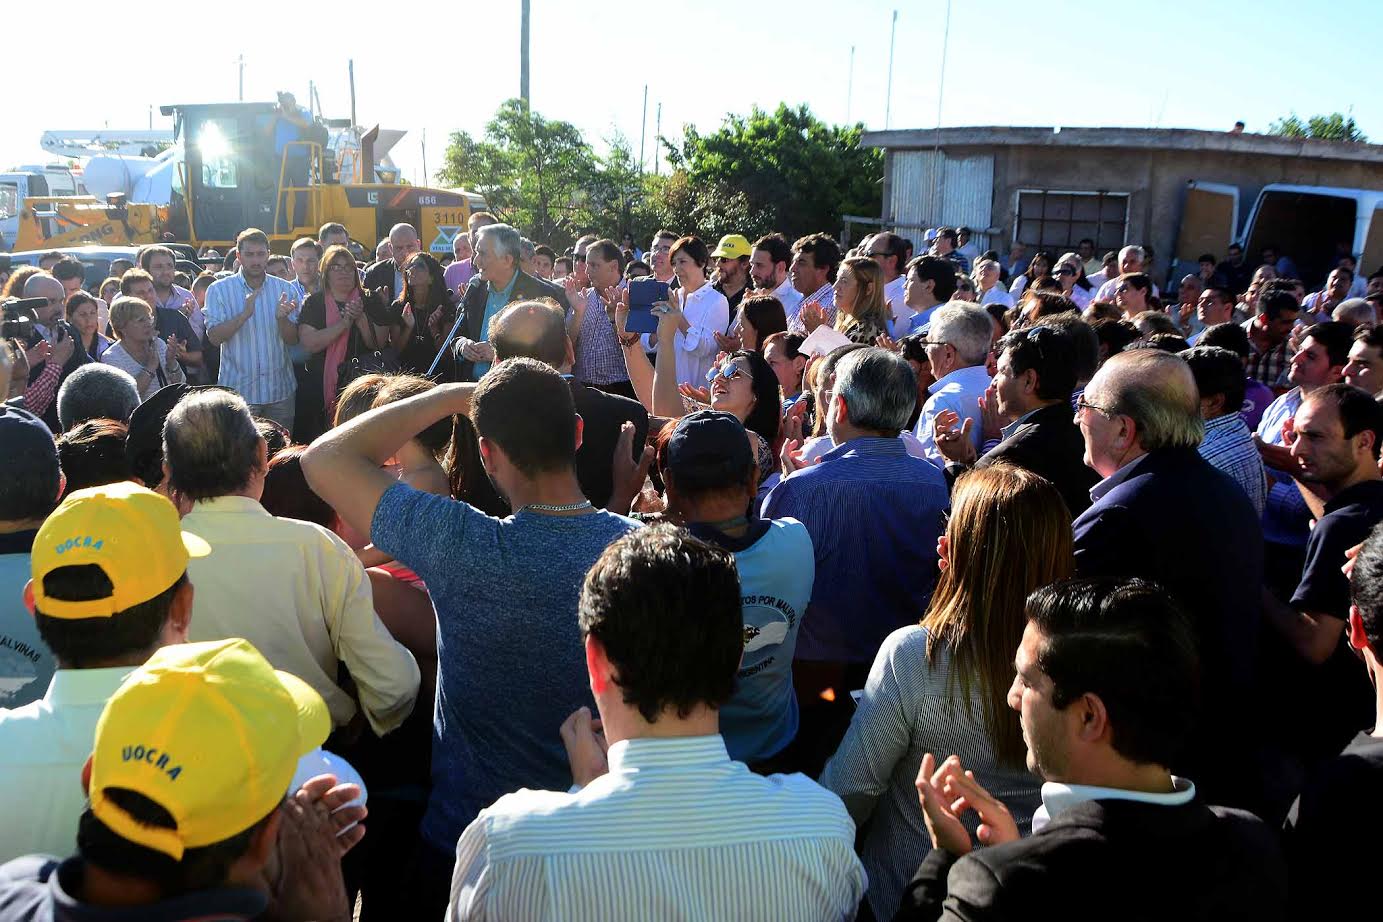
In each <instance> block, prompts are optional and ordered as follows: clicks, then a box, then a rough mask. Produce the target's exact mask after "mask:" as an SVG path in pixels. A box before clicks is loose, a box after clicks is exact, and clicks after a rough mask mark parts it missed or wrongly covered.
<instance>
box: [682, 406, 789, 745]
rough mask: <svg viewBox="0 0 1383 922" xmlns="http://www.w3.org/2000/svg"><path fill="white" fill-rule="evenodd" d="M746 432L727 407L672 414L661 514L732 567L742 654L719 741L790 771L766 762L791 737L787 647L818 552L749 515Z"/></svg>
mask: <svg viewBox="0 0 1383 922" xmlns="http://www.w3.org/2000/svg"><path fill="white" fill-rule="evenodd" d="M749 438H750V437H749V434H748V433H747V432H746V431H745V428H744V425H743V424H742V423H741V422H740V421H739V420H738V419H737V418H735V417H734V416H732V415H730V414H729V413H720V412H716V411H714V410H702V411H700V412H697V413H692V414H691V415H690V416H684V417H682V419H681V420H679V421H678V423H677V428H676V429H675V430H673V433H672V438H670V439H668V441H667V445H666V448H665V450H664V452H663V457H662V458H661V459H660V460H661V465H660V468H661V470H662V474H663V479H664V482H665V483H666V484H667V501H668V512H669V513H670V514H672V515H674V516H676V517H679V518H681V520H682V521H683V522H685V523H686V525H687V528H688V529H689V530H690V531H691V533H692V534H693V535H695V536H696V537H698V538H701V539H702V540H704V541H708V542H710V543H711V544H716V545H719V546H720V547H723V548H724V549H725V550H727V551H730V552H731V553H733V554H734V555H735V566H736V567H737V568H738V569H739V574H740V595H741V607H742V608H743V611H744V659H743V660H741V662H740V669H739V673H738V675H737V677H736V678H737V681H736V684H735V694H734V696H733V697H731V699H730V700H729V701H728V702H727V703H726V704H725V705H724V706H723V707H722V708H721V709H720V734H721V736H723V737H724V738H725V748H726V750H727V751H728V752H729V753H730V758H732V759H736V760H738V761H741V762H746V763H748V764H749V765H750V766H751V767H754V768H755V770H761V769H767V770H768V771H777V770H780V769H782V770H791V767H790V766H780V765H778V764H776V763H772V764H771V765H770V764H769V763H768V762H767V760H769V759H770V758H772V757H773V756H777V755H778V754H780V753H781V752H782V751H783V750H784V748H786V747H787V745H788V744H789V743H791V742H792V739H793V737H794V736H796V735H797V696H796V695H795V694H794V693H793V687H792V654H793V651H794V650H795V649H796V648H797V632H798V629H799V628H800V627H801V625H802V614H803V612H805V611H806V608H807V600H808V599H810V598H811V594H812V581H813V579H815V577H816V558H815V556H814V554H813V552H812V539H811V536H810V535H808V534H807V528H806V526H805V525H803V524H802V523H801V522H798V521H797V520H796V519H778V520H776V521H775V520H766V519H755V520H754V521H752V522H751V521H750V520H749V518H748V516H747V514H746V511H747V510H748V509H749V507H750V505H751V504H752V503H753V502H754V493H755V488H756V487H757V483H756V481H757V474H758V465H757V464H756V462H755V460H754V452H753V450H752V449H751V448H750V445H749Z"/></svg>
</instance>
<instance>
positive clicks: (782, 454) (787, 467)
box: [778, 439, 816, 477]
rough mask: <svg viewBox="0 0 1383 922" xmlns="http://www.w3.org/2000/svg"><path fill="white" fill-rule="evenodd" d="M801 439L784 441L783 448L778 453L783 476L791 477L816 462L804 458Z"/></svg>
mask: <svg viewBox="0 0 1383 922" xmlns="http://www.w3.org/2000/svg"><path fill="white" fill-rule="evenodd" d="M802 444H803V443H802V440H801V439H784V440H783V448H782V450H781V451H779V452H778V463H779V465H780V466H781V468H782V471H783V476H784V477H789V476H791V475H793V474H795V473H797V472H798V471H800V470H802V468H804V467H811V466H812V465H813V464H816V461H808V460H807V459H806V458H804V457H802Z"/></svg>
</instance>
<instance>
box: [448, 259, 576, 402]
mask: <svg viewBox="0 0 1383 922" xmlns="http://www.w3.org/2000/svg"><path fill="white" fill-rule="evenodd" d="M489 290H490V289H489V286H488V285H486V284H485V282H484V280H483V279H480V280H478V281H476V282H475V283H473V284H471V285H468V286H467V287H466V295H465V297H464V298H463V299H462V300H461V317H462V319H461V328H460V330H459V335H460V336H464V337H465V338H466V339H470V340H479V339H480V324H481V321H482V320H484V319H485V300H486V298H487V297H488V293H489ZM538 298H551V299H552V300H553V301H556V302H557V304H558V305H559V306H560V307H561V308H562V310H563V312H570V311H571V306H570V305H569V304H567V293H566V292H565V291H563V290H562V286H561V285H554V284H552V283H551V282H545V281H543V280H542V279H540V278H534V277H533V276H531V275H528V274H526V273H523V272H520V273H519V277H518V278H517V279H516V280H515V281H514V287H513V288H512V289H511V290H510V292H509V301H508V302H507V303H509V304H512V303H514V302H515V301H532V300H536V299H538ZM474 372H475V363H474V362H468V361H466V360H465V359H463V358H461V357H460V356H458V357H457V360H456V380H458V381H474V380H475V374H474Z"/></svg>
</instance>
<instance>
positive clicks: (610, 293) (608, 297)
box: [600, 285, 629, 323]
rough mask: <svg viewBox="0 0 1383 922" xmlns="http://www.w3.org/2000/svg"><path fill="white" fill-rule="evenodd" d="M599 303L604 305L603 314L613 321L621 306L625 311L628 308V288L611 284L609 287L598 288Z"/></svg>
mask: <svg viewBox="0 0 1383 922" xmlns="http://www.w3.org/2000/svg"><path fill="white" fill-rule="evenodd" d="M600 303H601V304H604V305H605V316H607V317H609V318H610V322H611V323H614V322H615V315H616V314H617V313H619V310H620V308H621V307H623V308H624V309H625V310H626V312H627V311H628V308H629V289H627V288H620V287H619V286H618V285H612V286H610V287H609V288H603V289H601V290H600Z"/></svg>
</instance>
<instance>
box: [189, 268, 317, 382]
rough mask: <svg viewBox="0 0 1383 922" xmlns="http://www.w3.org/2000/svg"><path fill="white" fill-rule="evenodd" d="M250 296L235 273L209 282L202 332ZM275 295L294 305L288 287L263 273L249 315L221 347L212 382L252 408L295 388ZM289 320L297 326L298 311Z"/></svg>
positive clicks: (231, 316)
mask: <svg viewBox="0 0 1383 922" xmlns="http://www.w3.org/2000/svg"><path fill="white" fill-rule="evenodd" d="M249 292H250V286H249V285H247V284H246V283H245V277H244V276H243V275H241V274H240V273H239V272H237V273H235V274H234V275H230V276H227V277H226V278H223V279H220V280H218V281H215V282H212V283H211V287H210V288H208V289H207V290H206V328H207V329H208V330H210V329H212V328H213V327H216V326H217V325H219V324H222V323H225V322H227V321H229V320H234V319H235V318H236V317H237V316H239V315H240V312H241V311H242V310H244V308H245V295H247V294H249ZM280 295H288V296H289V297H290V298H292V299H293V301H294V302H295V303H297V301H298V297H297V295H296V294H295V293H294V291H293V286H292V284H290V283H289V282H285V281H284V280H283V279H281V278H279V277H278V276H276V275H266V276H265V277H264V284H263V285H262V286H260V289H259V291H258V293H257V294H256V295H255V312H254V316H252V317H251V318H250V319H249V320H247V321H246V322H245V325H244V326H242V327H241V328H240V329H239V330H236V331H235V335H234V336H232V337H231V338H230V339H228V340H226V341H225V342H224V343H223V344H222V345H221V372H220V377H219V378H218V379H217V383H218V384H220V385H222V386H223V387H229V388H231V389H233V390H235V391H238V392H239V393H240V396H241V397H244V398H245V402H246V403H248V404H252V405H254V406H263V405H264V404H268V403H278V402H279V401H280V400H286V399H288V398H289V397H291V396H293V392H294V391H295V390H297V386H298V385H297V380H296V379H295V378H294V377H293V363H292V362H291V361H289V358H288V346H287V344H286V343H284V341H283V337H281V336H280V335H279V328H278V304H279V296H280ZM289 319H291V320H292V321H293V322H294V323H296V322H297V319H298V317H297V313H296V312H295V313H294V314H293V315H292V316H291V317H290V318H289Z"/></svg>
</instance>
